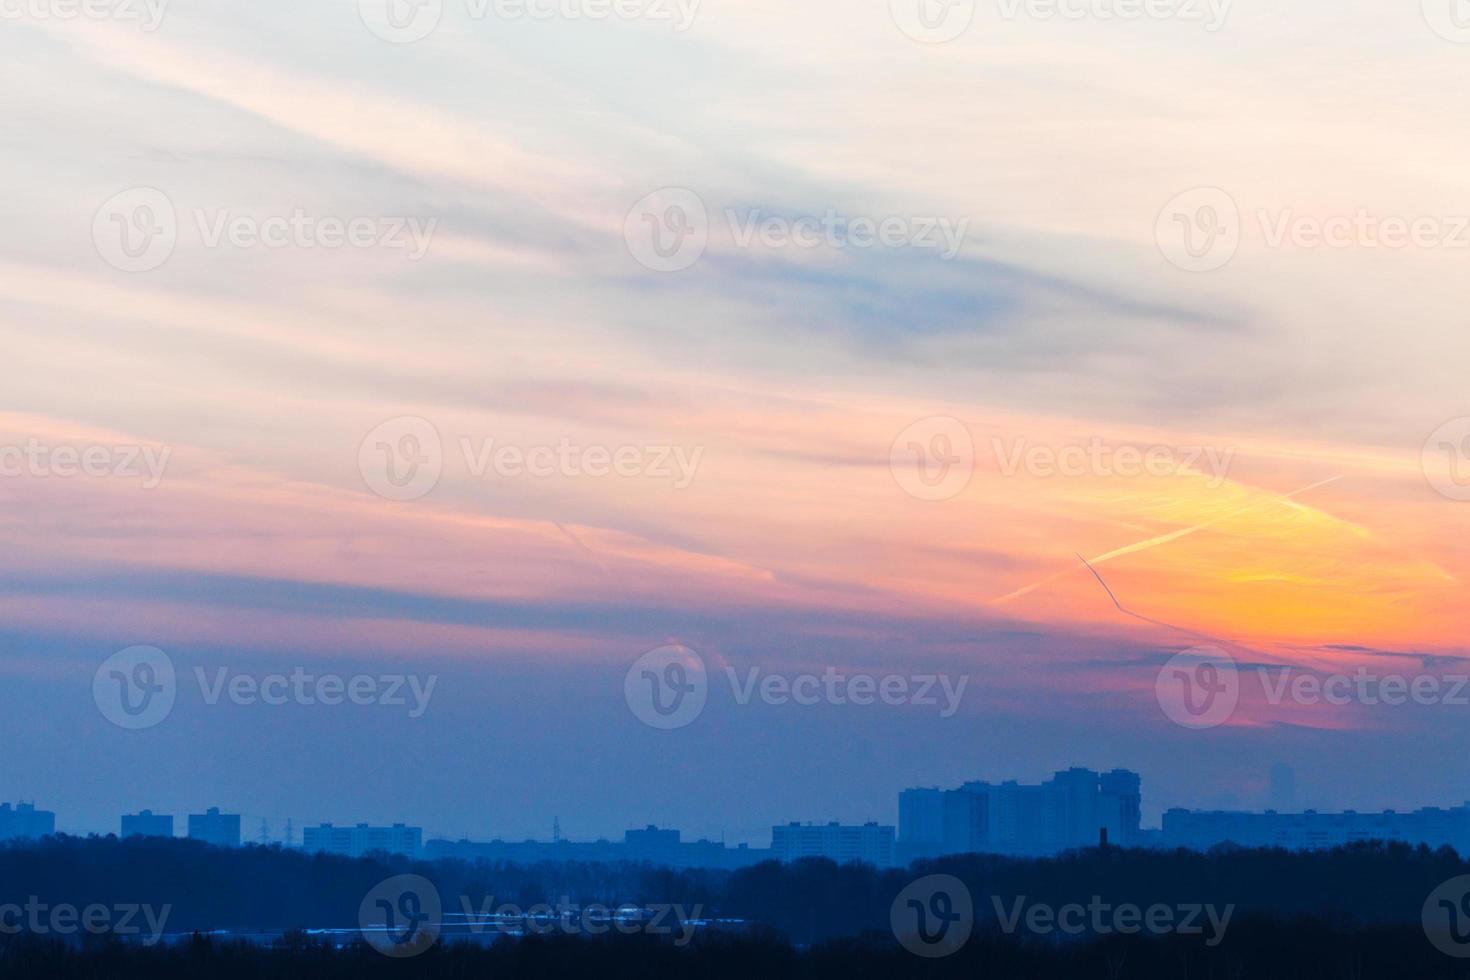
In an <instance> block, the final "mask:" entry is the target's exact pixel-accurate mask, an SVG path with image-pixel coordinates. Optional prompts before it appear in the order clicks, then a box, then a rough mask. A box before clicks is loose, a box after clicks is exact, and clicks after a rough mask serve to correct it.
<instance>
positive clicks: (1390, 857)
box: [0, 837, 1470, 947]
mask: <svg viewBox="0 0 1470 980" xmlns="http://www.w3.org/2000/svg"><path fill="white" fill-rule="evenodd" d="M408 873H412V874H419V875H423V876H424V877H426V878H428V879H430V880H431V881H432V882H433V883H434V884H435V886H436V887H437V888H438V890H439V893H440V895H441V896H442V900H443V906H444V909H445V911H446V912H448V911H456V910H458V909H459V908H460V905H461V896H463V897H464V899H465V900H466V901H468V902H469V903H470V904H471V905H472V906H474V907H476V908H479V907H482V906H484V905H485V904H487V903H489V904H500V903H515V904H517V905H519V906H520V907H522V908H529V907H530V906H532V905H535V904H537V903H543V902H544V903H553V904H554V903H555V902H557V901H558V900H559V899H561V898H562V897H563V896H566V897H567V898H568V899H569V900H570V901H572V902H575V903H580V904H582V905H587V904H591V903H600V904H603V905H607V906H616V905H622V904H628V903H633V904H641V905H652V904H675V903H677V904H680V905H682V906H684V907H685V908H686V909H692V908H693V907H694V906H696V905H698V906H702V911H703V915H704V916H705V917H712V916H724V917H730V918H735V919H741V920H744V921H745V922H747V923H749V924H751V925H755V926H762V927H767V928H770V929H772V930H774V931H775V932H776V933H777V934H779V935H781V936H783V937H785V938H786V939H787V940H789V941H790V942H792V943H794V944H796V945H797V946H800V947H805V946H812V945H819V944H822V943H826V942H830V941H833V940H837V939H843V938H851V937H856V936H860V935H863V934H877V935H889V938H890V940H891V938H892V937H891V934H890V909H891V907H892V905H893V902H894V899H895V898H896V896H898V894H899V893H900V892H901V891H902V890H903V889H904V888H905V887H906V886H908V885H909V884H910V883H911V882H913V881H914V880H915V879H917V878H920V877H922V876H925V875H930V874H945V875H952V876H954V877H956V878H958V879H960V880H961V881H962V882H964V884H965V886H966V887H967V888H968V889H969V891H970V893H971V898H972V900H973V908H974V913H975V918H976V927H977V931H979V932H984V931H985V930H986V929H987V928H990V927H993V926H994V925H995V924H996V920H997V910H998V909H999V910H1006V909H1011V908H1013V907H1014V906H1015V903H1016V902H1017V901H1018V900H1022V899H1024V900H1025V902H1026V903H1027V905H1034V904H1037V903H1045V904H1048V905H1051V906H1054V907H1060V906H1062V905H1065V904H1068V903H1079V902H1080V903H1084V904H1085V903H1087V902H1088V901H1089V900H1090V899H1091V898H1092V897H1093V896H1098V897H1100V898H1101V899H1102V900H1103V901H1105V902H1107V903H1109V904H1111V905H1114V906H1116V905H1119V904H1121V903H1133V904H1136V905H1138V906H1143V907H1146V906H1150V905H1154V904H1159V903H1163V904H1167V905H1171V906H1184V905H1192V904H1200V903H1210V904H1213V905H1215V906H1218V907H1222V908H1223V907H1225V906H1227V905H1229V906H1234V920H1235V922H1236V923H1239V922H1240V921H1242V920H1245V919H1247V918H1253V917H1254V918H1259V919H1264V920H1272V921H1276V922H1287V921H1294V920H1297V919H1300V918H1303V917H1311V918H1313V919H1317V920H1321V921H1323V922H1327V923H1334V924H1343V925H1344V926H1345V927H1352V928H1366V927H1373V926H1389V925H1411V926H1414V927H1415V928H1416V929H1417V928H1418V924H1419V922H1420V914H1421V909H1422V908H1423V905H1424V902H1425V899H1426V898H1427V897H1428V896H1429V894H1430V892H1432V891H1433V890H1434V889H1435V888H1436V887H1438V886H1439V885H1440V884H1441V883H1443V882H1445V881H1447V880H1449V879H1451V878H1454V877H1456V876H1459V875H1464V874H1470V864H1467V863H1466V862H1465V861H1463V860H1462V859H1461V858H1460V857H1459V856H1458V855H1457V854H1455V853H1454V852H1453V851H1451V850H1448V849H1444V850H1439V851H1431V850H1429V849H1427V848H1411V847H1408V846H1405V845H1380V844H1363V845H1356V846H1353V847H1349V848H1344V849H1339V850H1334V851H1322V852H1308V853H1297V852H1287V851H1279V850H1227V849H1221V850H1216V851H1214V852H1211V853H1208V854H1200V853H1195V852H1188V851H1173V852H1163V851H1141V850H1119V849H1113V850H1109V851H1099V850H1096V849H1093V850H1086V851H1078V852H1074V853H1070V854H1066V855H1062V856H1060V857H1057V858H1048V859H1041V860H1023V859H1015V858H1003V857H995V856H986V855H965V856H960V857H950V858H943V859H939V860H936V861H929V862H919V863H918V864H916V865H915V866H913V867H912V868H908V869H902V870H899V869H887V870H878V869H874V868H872V867H868V866H862V865H848V866H842V867H839V866H838V865H835V864H833V863H832V862H830V861H823V860H810V861H801V862H797V863H795V864H792V865H780V864H777V863H774V862H769V863H766V864H762V865H757V866H755V867H751V868H744V869H741V870H738V871H720V870H672V869H666V868H656V867H652V866H648V865H637V864H540V865H530V866H519V865H507V864H486V863H480V864H470V863H466V862H462V861H436V862H432V863H430V862H421V861H413V860H409V859H407V858H403V857H390V856H387V855H378V856H375V857H372V858H363V859H347V858H341V857H332V856H327V855H308V854H304V853H302V852H299V851H293V850H285V849H282V848H280V847H260V846H248V847H242V848H232V849H220V848H214V847H209V846H207V845H204V844H201V843H199V842H196V841H189V840H182V839H158V838H131V839H127V840H119V839H117V838H114V837H93V838H73V837H54V838H48V839H46V840H43V841H33V842H11V843H9V844H6V845H4V846H0V905H4V904H6V903H17V904H23V903H25V902H26V901H27V900H28V899H30V898H31V897H32V896H35V897H36V898H38V899H39V900H40V901H42V902H44V903H46V904H48V905H56V904H59V903H68V904H71V905H74V906H76V907H78V908H81V907H84V906H87V905H91V904H94V903H100V904H102V905H107V906H115V905H119V904H125V903H126V904H147V905H152V906H154V907H162V906H164V905H169V906H172V909H171V912H170V915H169V918H168V923H167V930H166V931H167V932H170V933H177V932H183V933H189V932H194V931H210V930H240V931H246V930H248V931H263V932H272V931H285V930H291V929H323V928H354V927H355V926H356V925H357V922H358V908H359V905H360V904H361V902H362V900H363V897H364V896H365V895H366V894H367V893H368V892H369V890H371V889H372V888H374V887H375V886H376V885H378V884H379V883H380V882H382V881H383V880H384V879H385V878H387V877H390V876H392V875H398V874H408ZM1231 929H1232V931H1233V930H1234V929H1235V925H1234V924H1233V925H1232V926H1231Z"/></svg>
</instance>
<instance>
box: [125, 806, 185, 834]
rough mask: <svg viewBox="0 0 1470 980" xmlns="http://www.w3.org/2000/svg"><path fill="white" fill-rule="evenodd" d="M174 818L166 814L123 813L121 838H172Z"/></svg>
mask: <svg viewBox="0 0 1470 980" xmlns="http://www.w3.org/2000/svg"><path fill="white" fill-rule="evenodd" d="M173 835H174V818H173V817H172V816H170V815H169V814H166V813H154V812H153V811H152V810H141V811H139V812H138V813H125V814H123V818H122V833H121V834H120V836H122V837H172V836H173Z"/></svg>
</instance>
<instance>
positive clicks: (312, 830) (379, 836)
mask: <svg viewBox="0 0 1470 980" xmlns="http://www.w3.org/2000/svg"><path fill="white" fill-rule="evenodd" d="M301 846H302V849H303V850H306V851H315V852H320V853H326V854H341V855H343V856H344V857H362V856H363V855H364V854H371V853H374V852H378V851H380V852H383V853H385V854H406V855H408V856H409V857H418V856H419V852H420V851H422V850H423V846H424V830H423V828H422V827H410V826H408V825H406V824H401V823H395V824H394V825H393V826H391V827H371V826H369V825H367V824H365V823H360V824H358V825H357V826H355V827H334V826H332V825H331V824H329V823H324V824H322V825H321V826H320V827H307V828H305V829H303V830H302V832H301Z"/></svg>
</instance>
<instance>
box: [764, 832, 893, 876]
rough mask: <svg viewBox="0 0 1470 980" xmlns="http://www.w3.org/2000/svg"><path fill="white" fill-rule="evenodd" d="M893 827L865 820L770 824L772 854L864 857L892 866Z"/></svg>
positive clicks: (786, 857)
mask: <svg viewBox="0 0 1470 980" xmlns="http://www.w3.org/2000/svg"><path fill="white" fill-rule="evenodd" d="M894 836H895V835H894V829H893V828H892V827H883V826H879V825H878V824H876V823H865V824H863V825H862V826H860V827H853V826H844V825H842V824H839V823H835V822H834V823H825V824H801V823H788V824H781V825H778V826H775V827H772V828H771V856H772V857H774V858H776V860H778V861H797V860H800V859H801V858H829V859H831V860H833V861H836V862H837V863H838V864H848V863H850V862H852V861H861V862H862V863H864V864H872V865H875V866H877V867H880V868H888V867H892V866H893V857H894V853H893V852H894Z"/></svg>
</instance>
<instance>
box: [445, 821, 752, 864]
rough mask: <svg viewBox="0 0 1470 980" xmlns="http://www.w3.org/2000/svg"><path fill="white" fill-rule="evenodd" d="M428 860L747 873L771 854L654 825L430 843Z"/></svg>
mask: <svg viewBox="0 0 1470 980" xmlns="http://www.w3.org/2000/svg"><path fill="white" fill-rule="evenodd" d="M424 856H425V857H427V858H429V859H430V860H435V859H438V858H446V857H447V858H459V859H460V860H464V861H508V862H512V863H515V864H539V863H541V862H543V861H551V862H569V861H582V862H598V863H608V864H616V863H621V862H634V863H647V864H656V865H660V866H663V867H670V868H745V867H749V866H750V865H753V864H759V863H760V862H761V861H769V860H770V859H771V852H770V851H768V850H766V849H764V848H753V847H747V846H746V845H744V844H741V845H739V846H738V847H727V846H726V845H725V844H724V843H723V842H721V841H711V840H697V841H686V840H683V839H682V835H681V834H680V833H679V831H677V830H668V829H665V828H660V827H655V826H653V825H652V824H650V825H648V826H646V827H644V828H642V829H639V830H629V831H627V832H626V833H624V834H623V839H622V840H621V841H609V840H599V841H567V840H556V841H534V840H527V841H502V840H493V841H469V840H460V841H447V840H431V841H429V842H428V843H427V844H426V845H425V846H424Z"/></svg>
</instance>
